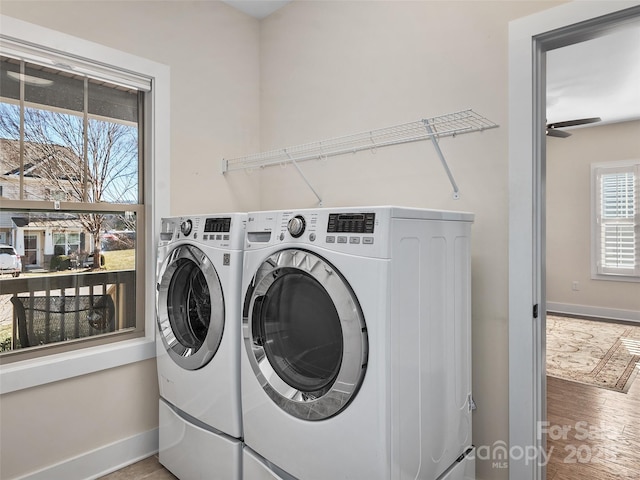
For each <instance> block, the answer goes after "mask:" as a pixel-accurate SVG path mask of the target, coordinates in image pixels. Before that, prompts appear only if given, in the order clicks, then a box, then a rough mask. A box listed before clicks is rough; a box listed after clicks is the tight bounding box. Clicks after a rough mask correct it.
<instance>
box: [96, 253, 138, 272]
mask: <svg viewBox="0 0 640 480" xmlns="http://www.w3.org/2000/svg"><path fill="white" fill-rule="evenodd" d="M102 254H103V255H104V268H106V269H107V270H133V269H134V268H135V267H136V251H135V250H134V249H130V250H112V251H106V252H102Z"/></svg>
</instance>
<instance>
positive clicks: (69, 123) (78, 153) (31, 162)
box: [0, 103, 138, 268]
mask: <svg viewBox="0 0 640 480" xmlns="http://www.w3.org/2000/svg"><path fill="white" fill-rule="evenodd" d="M24 112H25V115H24V130H23V132H24V152H25V156H24V162H23V166H24V168H23V172H24V173H23V174H24V175H27V174H28V175H30V176H33V177H37V178H40V179H41V183H42V184H44V185H46V187H47V188H46V189H45V190H47V191H55V192H56V193H57V195H62V197H63V198H62V199H64V200H67V201H76V202H89V203H91V202H94V203H99V202H109V203H133V202H137V200H138V198H137V196H138V190H137V186H138V138H137V127H136V126H131V125H128V124H125V123H117V122H108V121H103V120H97V119H89V120H88V121H87V123H86V128H85V122H84V118H83V117H82V116H81V115H74V114H70V113H60V112H54V111H49V110H41V109H33V108H28V109H25V110H24ZM20 123H21V122H20V110H19V108H17V107H15V106H12V105H9V104H5V103H0V135H1V136H3V137H5V138H9V139H15V140H18V139H19V138H20ZM85 131H86V135H85ZM45 199H46V200H55V199H60V198H43V200H45ZM78 218H79V221H80V222H81V224H82V226H83V228H84V229H85V230H86V231H87V232H89V233H90V234H92V236H93V253H94V260H93V261H94V264H93V265H94V268H99V267H100V251H101V245H100V237H101V232H102V231H103V226H104V223H105V215H104V214H80V215H79V217H78Z"/></svg>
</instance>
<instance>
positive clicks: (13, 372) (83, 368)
mask: <svg viewBox="0 0 640 480" xmlns="http://www.w3.org/2000/svg"><path fill="white" fill-rule="evenodd" d="M152 331H153V330H152ZM155 354H156V351H155V340H154V339H153V337H152V338H148V337H143V338H136V339H132V340H124V341H122V342H118V343H112V344H108V345H101V346H98V347H92V348H88V349H81V350H76V351H73V352H65V353H60V354H56V355H48V356H45V357H40V358H34V359H29V360H23V361H19V362H15V363H9V364H7V365H2V366H0V395H3V394H5V393H10V392H15V391H19V390H24V389H26V388H31V387H37V386H39V385H45V384H47V383H51V382H57V381H60V380H66V379H69V378H73V377H77V376H80V375H86V374H89V373H95V372H99V371H101V370H107V369H110V368H116V367H120V366H123V365H127V364H130V363H136V362H141V361H143V360H148V359H149V358H153V357H155Z"/></svg>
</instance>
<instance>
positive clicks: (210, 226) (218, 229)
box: [204, 217, 231, 233]
mask: <svg viewBox="0 0 640 480" xmlns="http://www.w3.org/2000/svg"><path fill="white" fill-rule="evenodd" d="M229 230H231V217H222V218H207V219H206V220H205V222H204V233H223V232H228V231H229Z"/></svg>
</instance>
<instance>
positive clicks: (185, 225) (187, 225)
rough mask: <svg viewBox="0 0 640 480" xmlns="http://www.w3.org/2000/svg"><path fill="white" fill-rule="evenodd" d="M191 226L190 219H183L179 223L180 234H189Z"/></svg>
mask: <svg viewBox="0 0 640 480" xmlns="http://www.w3.org/2000/svg"><path fill="white" fill-rule="evenodd" d="M192 228H193V223H191V220H185V221H184V222H182V223H181V224H180V231H181V232H182V235H184V236H185V237H187V236H189V234H190V233H191V229H192Z"/></svg>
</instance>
